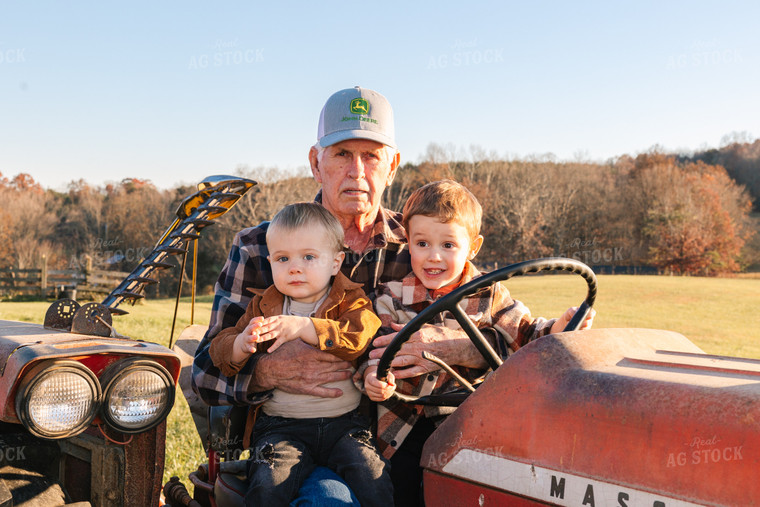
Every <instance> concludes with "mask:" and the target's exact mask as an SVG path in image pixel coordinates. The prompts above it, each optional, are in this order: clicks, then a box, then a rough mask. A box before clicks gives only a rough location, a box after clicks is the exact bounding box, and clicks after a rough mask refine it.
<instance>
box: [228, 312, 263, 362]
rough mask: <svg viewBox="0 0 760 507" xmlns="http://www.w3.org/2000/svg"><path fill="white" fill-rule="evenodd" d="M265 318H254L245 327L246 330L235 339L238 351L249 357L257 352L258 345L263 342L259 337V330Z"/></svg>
mask: <svg viewBox="0 0 760 507" xmlns="http://www.w3.org/2000/svg"><path fill="white" fill-rule="evenodd" d="M263 321H264V317H254V318H252V319H251V320H250V322H248V325H247V326H245V329H243V331H242V332H241V333H240V334H238V335H237V337H236V338H235V344H234V347H235V349H237V351H239V352H242V353H243V356H247V355H250V354H253V353H254V352H256V344H257V343H258V342H260V341H262V340H261V339H260V337H259V329H260V328H261V323H262V322H263Z"/></svg>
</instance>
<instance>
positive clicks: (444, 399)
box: [377, 257, 597, 406]
mask: <svg viewBox="0 0 760 507" xmlns="http://www.w3.org/2000/svg"><path fill="white" fill-rule="evenodd" d="M541 271H569V272H571V273H575V274H578V275H580V276H582V277H583V278H584V279H585V280H586V284H587V285H588V292H587V294H586V299H585V300H584V301H583V303H582V304H581V305H580V307H579V308H578V311H577V312H576V313H575V315H574V316H573V318H572V319H571V320H570V322H569V323H568V324H567V326H565V329H564V330H563V331H575V330H577V329H578V328H579V327H580V325H581V323H582V322H583V320H584V319H585V318H586V315H588V313H589V312H590V311H591V307H592V306H593V305H594V300H595V299H596V288H597V286H596V276H595V275H594V272H593V271H592V270H591V268H589V267H588V266H587V265H585V264H584V263H582V262H580V261H576V260H574V259H566V258H562V257H549V258H545V259H536V260H532V261H525V262H520V263H517V264H511V265H509V266H505V267H503V268H501V269H498V270H496V271H492V272H491V273H487V274H485V275H483V276H480V277H478V278H475V279H474V280H472V281H470V282H469V283H467V284H465V285H463V286H461V287H459V288H458V289H456V290H454V291H452V292H451V293H449V294H447V295H446V296H444V297H442V298H440V299H439V300H438V301H436V302H435V303H433V304H431V305H430V306H428V307H427V308H425V309H424V310H422V311H421V312H420V313H418V314H417V316H416V317H414V318H413V319H412V320H411V321H409V322H408V323H407V324H406V326H404V328H403V329H402V330H401V331H399V332H398V333H397V334H396V336H395V337H394V338H393V341H391V343H389V344H388V347H387V348H386V349H385V352H384V353H383V355H382V357H381V358H380V361H379V363H378V365H377V378H378V379H380V380H382V381H385V380H387V378H388V370H389V369H390V365H391V361H393V358H395V357H396V354H398V352H399V350H400V349H401V346H402V345H403V344H404V343H406V342H407V341H408V340H409V338H410V337H411V336H412V334H414V333H415V332H416V331H418V330H419V329H420V328H421V327H422V326H423V324H426V323H428V322H430V321H431V320H432V319H433V317H435V316H436V315H438V314H439V313H442V312H445V311H449V312H451V313H452V315H454V318H455V319H456V320H457V322H458V323H459V325H460V326H462V330H463V331H464V332H465V333H467V336H468V337H469V338H470V340H472V343H473V344H474V345H475V347H476V348H477V349H478V351H479V352H480V353H481V354H482V355H483V358H484V359H485V360H486V362H487V363H488V365H489V366H490V367H491V368H492V369H493V370H496V368H498V367H499V366H500V365H501V363H502V360H501V358H500V357H499V356H498V354H496V352H495V351H494V349H493V347H491V345H490V344H489V343H488V341H486V339H485V338H484V337H483V335H482V334H481V332H480V331H479V330H478V328H477V327H475V325H474V324H473V322H472V320H470V319H469V318H468V317H467V315H465V313H464V311H463V310H462V309H461V308H460V307H459V305H458V303H459V302H460V301H461V300H462V299H464V298H465V297H467V296H470V295H472V294H473V293H475V292H477V291H478V290H479V289H481V288H483V287H487V286H490V285H492V284H494V283H496V282H501V281H503V280H508V279H510V278H512V277H514V276H521V275H525V274H528V273H538V272H541ZM424 355H425V353H423V356H424ZM438 361H440V360H438ZM436 362H437V361H436ZM438 364H441V363H438ZM442 366H444V365H442ZM447 371H449V370H448V369H447ZM452 394H453V396H451V395H450V393H446V394H442V395H431V396H423V397H419V396H409V395H406V394H401V393H398V392H396V393H394V396H396V397H397V398H399V399H401V400H403V401H406V402H410V403H416V404H427V405H453V406H457V405H459V404H460V403H461V402H462V401H464V398H465V397H466V396H467V395H468V394H469V393H461V394H460V393H452Z"/></svg>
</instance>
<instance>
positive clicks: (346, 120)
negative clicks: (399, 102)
mask: <svg viewBox="0 0 760 507" xmlns="http://www.w3.org/2000/svg"><path fill="white" fill-rule="evenodd" d="M317 139H318V140H319V141H318V142H319V145H320V146H322V147H323V148H327V147H328V146H332V145H333V144H336V143H339V142H341V141H345V140H346V139H369V140H370V141H377V142H378V143H382V144H385V145H387V146H390V147H391V148H396V141H395V136H394V128H393V109H391V105H390V104H389V103H388V99H386V98H385V97H383V96H382V95H380V94H379V93H377V92H376V91H374V90H369V89H367V88H361V87H359V86H356V87H354V88H346V89H345V90H340V91H339V92H335V93H334V94H332V96H331V97H330V98H329V99H327V102H326V103H325V107H323V108H322V112H321V113H320V114H319V127H318V128H317Z"/></svg>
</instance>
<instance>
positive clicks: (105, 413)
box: [100, 358, 176, 433]
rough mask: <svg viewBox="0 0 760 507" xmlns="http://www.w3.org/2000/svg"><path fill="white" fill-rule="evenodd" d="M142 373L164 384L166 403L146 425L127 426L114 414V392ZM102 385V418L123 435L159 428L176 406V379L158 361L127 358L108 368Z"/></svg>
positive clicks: (101, 378) (102, 377)
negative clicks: (153, 375)
mask: <svg viewBox="0 0 760 507" xmlns="http://www.w3.org/2000/svg"><path fill="white" fill-rule="evenodd" d="M140 372H150V373H153V374H155V375H156V376H157V378H158V379H159V380H160V381H162V382H163V384H164V389H165V391H166V396H165V402H164V404H163V406H162V407H160V409H159V410H157V411H156V412H155V415H154V416H153V417H152V418H151V419H150V420H149V422H148V423H146V424H139V425H136V424H127V423H125V422H124V421H123V420H119V418H118V416H117V415H115V414H114V413H113V412H112V406H113V403H112V402H111V400H112V397H113V396H114V391H115V390H116V389H117V387H119V384H120V383H121V382H122V381H124V380H125V379H127V378H128V377H129V376H130V375H132V374H134V373H140ZM100 384H101V387H102V390H103V396H102V402H101V405H100V416H101V418H102V419H103V421H105V423H106V424H107V425H108V426H110V427H111V428H113V429H115V430H117V431H120V432H122V433H142V432H143V431H146V430H149V429H151V428H153V427H154V426H157V425H158V424H160V423H161V422H163V421H164V420H165V419H166V417H167V416H168V415H169V412H170V411H171V409H172V407H173V406H174V396H175V391H176V389H175V386H174V379H173V378H172V376H171V374H170V373H169V372H168V370H167V369H166V368H164V367H163V366H162V365H161V364H159V363H157V362H156V361H152V360H149V359H141V358H126V359H123V360H121V361H117V362H116V363H114V364H112V365H111V366H109V367H108V369H107V370H106V371H105V372H103V374H102V375H101V376H100Z"/></svg>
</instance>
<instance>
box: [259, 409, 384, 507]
mask: <svg viewBox="0 0 760 507" xmlns="http://www.w3.org/2000/svg"><path fill="white" fill-rule="evenodd" d="M253 438H254V443H253V456H252V458H251V460H250V461H249V467H248V478H249V485H248V492H247V493H246V496H245V500H246V505H255V506H261V505H282V506H286V505H288V504H290V502H291V501H292V500H293V499H294V498H295V497H296V495H297V494H298V492H299V489H300V488H301V485H302V484H303V483H304V481H305V480H306V478H307V477H308V476H309V475H310V474H311V473H312V472H313V471H314V469H315V468H316V467H317V466H320V465H321V466H327V467H329V468H330V469H332V470H334V471H335V472H336V473H337V474H338V475H339V476H340V477H342V478H343V479H344V480H345V481H346V483H347V484H348V486H349V487H350V488H351V490H352V491H353V492H354V494H355V495H356V498H357V499H358V500H359V503H360V504H361V505H363V506H373V505H378V506H382V507H387V506H389V505H393V486H392V484H391V479H390V473H389V468H390V467H389V464H388V461H387V460H386V459H385V458H383V457H382V456H381V455H380V454H379V453H378V452H377V449H376V448H375V445H374V442H373V439H372V434H371V433H370V431H369V424H368V423H367V421H366V419H365V418H364V417H363V416H361V415H360V414H359V413H358V412H357V411H352V412H349V413H347V414H344V415H342V416H339V417H329V418H314V419H289V418H284V417H275V416H268V415H266V414H262V415H260V416H259V418H258V419H257V420H256V424H255V426H254V430H253Z"/></svg>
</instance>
